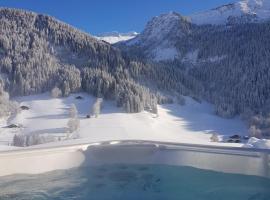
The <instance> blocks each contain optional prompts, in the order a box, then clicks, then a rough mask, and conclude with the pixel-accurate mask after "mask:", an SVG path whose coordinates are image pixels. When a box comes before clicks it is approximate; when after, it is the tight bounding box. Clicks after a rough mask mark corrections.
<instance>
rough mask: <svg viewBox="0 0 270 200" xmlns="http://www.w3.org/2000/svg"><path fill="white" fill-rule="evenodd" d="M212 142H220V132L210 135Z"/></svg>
mask: <svg viewBox="0 0 270 200" xmlns="http://www.w3.org/2000/svg"><path fill="white" fill-rule="evenodd" d="M210 140H211V142H219V138H218V134H216V133H213V134H212V136H211V137H210Z"/></svg>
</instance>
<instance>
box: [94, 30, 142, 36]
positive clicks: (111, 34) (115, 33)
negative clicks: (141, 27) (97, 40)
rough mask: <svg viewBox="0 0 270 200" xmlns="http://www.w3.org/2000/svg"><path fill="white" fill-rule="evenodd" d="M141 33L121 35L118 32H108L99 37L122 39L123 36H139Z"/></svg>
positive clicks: (133, 32) (131, 32) (132, 32)
mask: <svg viewBox="0 0 270 200" xmlns="http://www.w3.org/2000/svg"><path fill="white" fill-rule="evenodd" d="M138 34H139V33H137V32H135V31H130V32H127V33H120V32H118V31H112V32H106V33H101V34H98V35H97V36H98V37H121V36H137V35H138Z"/></svg>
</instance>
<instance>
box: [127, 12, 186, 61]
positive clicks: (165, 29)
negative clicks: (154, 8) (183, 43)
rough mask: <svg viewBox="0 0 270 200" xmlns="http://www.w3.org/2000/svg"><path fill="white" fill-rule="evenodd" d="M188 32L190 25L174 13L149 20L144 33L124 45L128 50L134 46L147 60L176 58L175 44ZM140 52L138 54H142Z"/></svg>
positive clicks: (177, 53)
mask: <svg viewBox="0 0 270 200" xmlns="http://www.w3.org/2000/svg"><path fill="white" fill-rule="evenodd" d="M189 32H190V23H189V22H188V21H187V19H186V18H185V17H183V16H181V15H180V14H178V13H176V12H170V13H168V14H162V15H160V16H156V17H154V18H153V19H152V20H150V21H149V22H148V23H147V25H146V27H145V29H144V31H143V32H142V33H141V34H140V35H139V36H137V37H136V38H134V39H132V40H129V41H127V42H126V43H125V45H127V46H128V47H129V48H132V47H133V46H136V48H139V49H140V50H141V51H142V52H143V53H144V55H146V57H147V58H149V59H153V60H156V61H161V60H173V59H175V58H178V57H179V56H180V55H179V52H178V50H177V48H176V43H177V41H178V40H179V39H181V38H182V37H184V36H186V35H187V34H189ZM142 52H140V53H142Z"/></svg>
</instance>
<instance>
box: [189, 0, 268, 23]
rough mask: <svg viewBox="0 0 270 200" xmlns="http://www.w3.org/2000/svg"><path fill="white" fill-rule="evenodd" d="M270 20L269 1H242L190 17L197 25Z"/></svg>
mask: <svg viewBox="0 0 270 200" xmlns="http://www.w3.org/2000/svg"><path fill="white" fill-rule="evenodd" d="M269 18H270V1H269V0H242V1H239V2H236V3H231V4H227V5H223V6H220V7H217V8H214V9H211V10H209V11H205V12H200V13H196V14H193V15H191V16H190V19H191V22H192V23H195V24H199V25H201V24H227V23H238V22H240V23H241V22H247V21H249V22H250V21H253V22H254V21H255V22H256V21H261V20H266V19H269Z"/></svg>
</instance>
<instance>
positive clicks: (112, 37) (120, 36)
mask: <svg viewBox="0 0 270 200" xmlns="http://www.w3.org/2000/svg"><path fill="white" fill-rule="evenodd" d="M137 35H139V33H137V32H128V33H118V32H112V33H104V34H101V35H98V36H97V37H96V38H97V39H99V40H104V41H106V42H108V43H110V44H115V43H117V42H122V41H127V40H130V39H132V38H134V37H136V36H137Z"/></svg>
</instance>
